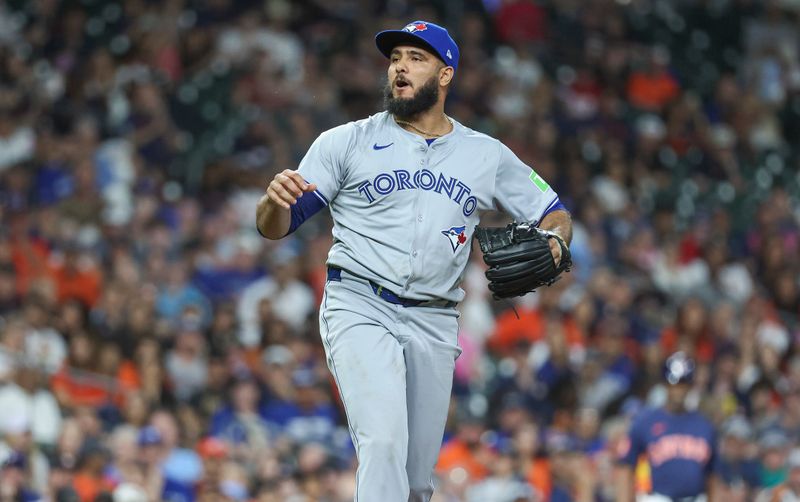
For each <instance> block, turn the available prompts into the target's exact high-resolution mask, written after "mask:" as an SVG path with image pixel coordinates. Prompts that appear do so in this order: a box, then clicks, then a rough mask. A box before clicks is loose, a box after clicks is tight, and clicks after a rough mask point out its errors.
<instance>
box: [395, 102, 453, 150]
mask: <svg viewBox="0 0 800 502" xmlns="http://www.w3.org/2000/svg"><path fill="white" fill-rule="evenodd" d="M383 113H385V114H386V118H385V120H387V121H388V122H390V127H395V128H397V130H398V131H400V133H401V134H405V135H408V136H409V137H411V138H412V139H413V140H414V141H416V142H417V143H419V144H420V145H422V146H424V147H425V148H437V147H438V145H444V144H447V143H448V142H449V139H450V138H452V137H454V136H455V135H456V131H457V130H458V127H459V123H458V121H457V120H455V119H454V118H452V117H450V116H449V115H445V116H446V117H447V120H449V121H450V123H451V124H453V128H452V129H451V130H450V132H449V133H447V134H445V135H444V136H440V137H438V138H436V141H434V142H433V143H432V144H431V145H430V146H429V145H428V143H427V142H426V141H425V138H423V137H422V136H420V135H419V134H417V133H413V132H411V131H407V130H405V129H403V128H402V127H401V126H400V124H398V123H397V122H395V121H394V117H392V114H391V113H389V112H386V111H385V112H383Z"/></svg>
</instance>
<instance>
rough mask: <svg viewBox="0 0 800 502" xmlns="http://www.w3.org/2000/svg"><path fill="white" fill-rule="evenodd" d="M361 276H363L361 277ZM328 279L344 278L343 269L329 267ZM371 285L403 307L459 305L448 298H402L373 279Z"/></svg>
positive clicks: (382, 296) (380, 293) (388, 299)
mask: <svg viewBox="0 0 800 502" xmlns="http://www.w3.org/2000/svg"><path fill="white" fill-rule="evenodd" d="M345 272H347V273H348V274H350V275H352V276H353V277H359V276H357V275H356V274H353V273H351V272H350V271H347V270H345ZM359 278H361V277H359ZM328 280H329V281H341V280H342V269H341V268H338V267H331V266H329V267H328ZM364 280H368V279H364ZM369 285H370V286H372V292H373V293H375V294H376V295H378V296H380V297H381V298H383V299H384V300H386V301H387V302H389V303H392V304H394V305H402V306H403V307H438V308H445V309H450V308H453V307H455V306H456V305H458V303H456V302H451V301H447V300H411V299H410V298H401V297H399V296H397V295H396V294H394V293H392V292H391V291H389V290H388V289H386V288H384V287H383V286H381V285H380V284H375V283H374V282H372V281H369Z"/></svg>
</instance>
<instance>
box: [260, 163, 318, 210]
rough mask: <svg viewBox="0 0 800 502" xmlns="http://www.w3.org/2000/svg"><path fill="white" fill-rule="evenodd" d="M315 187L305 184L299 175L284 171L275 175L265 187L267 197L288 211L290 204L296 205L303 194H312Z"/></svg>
mask: <svg viewBox="0 0 800 502" xmlns="http://www.w3.org/2000/svg"><path fill="white" fill-rule="evenodd" d="M316 189H317V185H315V184H313V183H306V181H305V180H304V179H303V177H302V176H300V173H298V172H297V171H292V170H290V169H284V170H283V171H281V172H279V173H278V174H276V175H275V177H274V178H273V179H272V181H271V182H270V183H269V186H268V187H267V197H268V198H269V200H270V201H272V202H273V203H275V204H277V205H279V206H280V207H282V208H285V209H289V208H290V207H291V205H292V204H297V199H299V198H300V197H301V196H302V195H303V193H305V192H313V191H314V190H316Z"/></svg>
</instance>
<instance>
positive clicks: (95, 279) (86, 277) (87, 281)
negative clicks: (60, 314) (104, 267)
mask: <svg viewBox="0 0 800 502" xmlns="http://www.w3.org/2000/svg"><path fill="white" fill-rule="evenodd" d="M48 268H49V272H50V277H51V278H52V279H53V282H55V285H56V294H57V296H58V301H59V302H61V303H63V302H65V301H67V300H69V299H76V300H78V301H80V302H81V303H82V304H83V305H85V306H87V307H93V306H94V305H95V304H96V303H97V300H98V299H99V298H100V288H101V286H102V282H103V279H102V273H101V271H100V269H99V268H98V267H97V265H96V264H95V263H94V261H93V260H92V259H91V258H90V257H88V256H85V255H82V254H81V253H80V252H79V249H78V248H77V245H76V244H69V245H67V247H66V248H65V249H64V254H63V258H61V259H59V258H54V257H51V260H50V261H49V263H48Z"/></svg>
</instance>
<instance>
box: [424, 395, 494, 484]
mask: <svg viewBox="0 0 800 502" xmlns="http://www.w3.org/2000/svg"><path fill="white" fill-rule="evenodd" d="M457 420H458V426H457V431H456V435H455V437H454V438H452V439H451V440H450V441H448V442H447V443H446V444H445V445H444V446H443V447H442V449H441V452H440V453H439V462H438V463H437V464H436V472H437V473H439V475H446V473H449V472H450V471H452V470H453V469H458V468H461V469H464V471H465V472H466V474H467V477H468V479H469V480H470V482H474V481H478V480H481V479H483V478H485V477H486V476H487V475H488V474H489V467H488V466H489V465H490V464H491V462H492V461H493V459H494V457H495V454H494V452H493V451H492V449H491V448H490V447H489V446H488V445H486V444H484V443H482V442H481V435H482V434H483V432H484V431H485V430H486V427H485V425H484V422H483V419H482V418H481V417H478V416H477V415H475V414H473V413H471V412H469V411H468V410H462V411H461V413H459V415H458V418H457Z"/></svg>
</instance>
